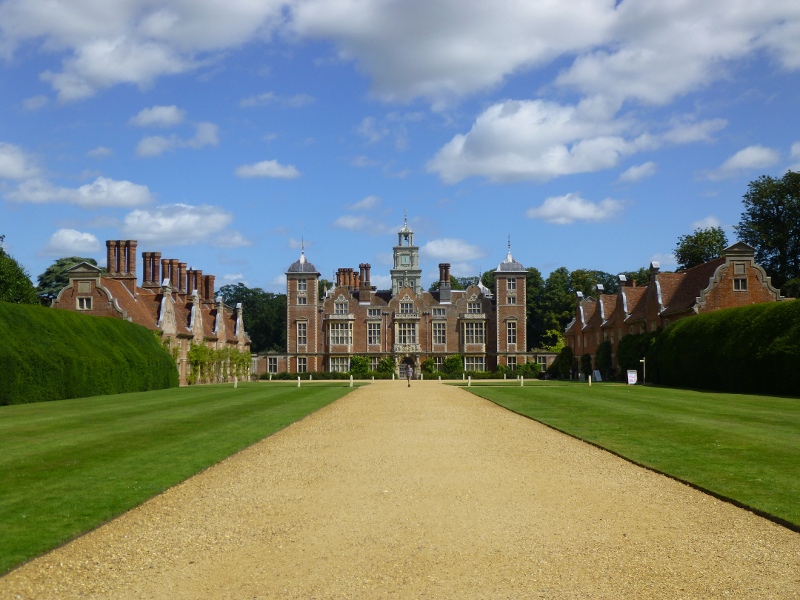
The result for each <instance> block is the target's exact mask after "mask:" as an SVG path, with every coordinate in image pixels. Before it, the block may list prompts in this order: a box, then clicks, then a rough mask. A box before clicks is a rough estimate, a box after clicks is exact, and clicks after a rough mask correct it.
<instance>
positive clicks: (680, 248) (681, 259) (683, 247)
mask: <svg viewBox="0 0 800 600" xmlns="http://www.w3.org/2000/svg"><path fill="white" fill-rule="evenodd" d="M727 247H728V238H727V236H726V235H725V232H724V231H723V230H722V227H706V228H705V229H695V230H694V233H690V234H689V235H682V236H681V237H679V238H678V245H677V246H675V259H676V260H677V261H678V270H679V271H685V270H686V269H691V268H692V267H696V266H697V265H702V264H703V263H707V262H708V261H710V260H714V259H715V258H718V257H720V256H722V252H723V250H725V248H727Z"/></svg>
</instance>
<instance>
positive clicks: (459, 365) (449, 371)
mask: <svg viewBox="0 0 800 600" xmlns="http://www.w3.org/2000/svg"><path fill="white" fill-rule="evenodd" d="M442 371H443V372H444V374H445V375H449V376H451V377H453V376H455V375H461V374H462V373H463V372H464V359H463V358H462V357H461V355H460V354H453V355H452V356H448V357H447V358H445V359H444V364H443V365H442Z"/></svg>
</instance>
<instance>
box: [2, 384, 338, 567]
mask: <svg viewBox="0 0 800 600" xmlns="http://www.w3.org/2000/svg"><path fill="white" fill-rule="evenodd" d="M348 386H349V382H324V383H315V384H313V385H308V384H307V385H304V386H303V387H302V388H300V389H298V388H297V387H296V384H295V383H291V382H287V383H277V382H275V383H244V384H239V387H238V389H234V388H233V385H232V384H228V385H215V386H200V387H189V388H173V389H168V390H159V391H151V392H140V393H133V394H119V395H113V396H95V397H91V398H80V399H74V400H61V401H59V402H46V403H37V404H24V405H14V406H0V440H2V453H0V482H2V483H1V484H0V573H4V572H6V571H7V570H9V569H11V568H13V567H14V566H16V565H18V564H19V563H21V562H23V561H25V560H27V559H29V558H31V557H34V556H37V555H39V554H41V553H43V552H45V551H47V550H49V549H51V548H54V547H56V546H58V545H60V544H62V543H64V542H66V541H68V540H70V539H72V538H74V537H75V536H77V535H80V534H81V533H84V532H86V531H88V530H90V529H92V528H94V527H96V526H98V525H99V524H101V523H103V522H105V521H107V520H109V519H111V518H113V517H115V516H117V515H119V514H121V513H123V512H125V511H126V510H129V509H131V508H133V507H134V506H137V505H138V504H141V503H142V502H143V501H145V500H147V499H148V498H151V497H153V496H155V495H157V494H159V493H161V492H163V491H164V490H166V489H167V488H169V487H170V486H173V485H175V484H177V483H179V482H181V481H183V480H185V479H187V478H188V477H191V476H192V475H194V474H196V473H198V472H199V471H201V470H203V469H205V468H206V467H208V466H210V465H212V464H214V463H217V462H219V461H220V460H222V459H224V458H225V457H227V456H230V455H231V454H234V453H235V452H237V451H239V450H241V449H243V448H246V447H247V446H249V445H251V444H253V443H255V442H256V441H258V440H260V439H262V438H264V437H266V436H268V435H270V434H272V433H274V432H276V431H278V430H280V429H282V428H284V427H286V426H287V425H289V424H291V423H293V422H295V421H297V420H299V419H302V418H303V417H304V416H306V415H307V414H309V413H311V412H313V411H315V410H317V409H319V408H321V407H322V406H325V405H327V404H330V403H331V402H333V401H334V400H336V399H338V398H340V397H342V396H343V395H345V394H346V393H347V392H349V391H350V388H349V387H348Z"/></svg>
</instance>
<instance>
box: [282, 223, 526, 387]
mask: <svg viewBox="0 0 800 600" xmlns="http://www.w3.org/2000/svg"><path fill="white" fill-rule="evenodd" d="M393 256H394V261H393V268H392V269H391V270H390V275H391V285H392V287H391V289H390V290H377V289H376V288H375V287H373V286H372V284H371V282H370V272H371V266H370V265H369V264H366V263H362V264H360V265H359V271H358V272H357V273H356V272H355V270H354V269H352V268H347V269H339V270H338V272H337V274H336V282H335V285H334V286H333V288H332V289H330V290H328V291H327V292H326V293H325V296H324V298H323V299H321V300H320V297H319V294H318V291H317V286H318V282H319V278H320V273H319V272H318V271H317V269H316V267H314V265H313V264H312V263H311V262H309V261H308V259H307V258H306V256H305V251H303V252H302V253H301V255H300V258H299V260H297V261H296V262H295V263H293V264H292V265H291V266H290V267H289V269H288V270H287V271H286V292H287V332H286V333H287V335H286V339H287V355H286V356H280V357H278V356H275V357H272V358H268V360H271V361H274V362H271V363H270V364H268V365H267V370H269V371H271V372H277V371H278V370H279V369H280V370H281V371H283V370H287V371H290V372H299V373H303V372H315V371H342V372H344V371H348V370H349V369H350V359H351V357H352V356H355V355H360V356H365V357H368V358H369V361H370V367H371V368H372V369H376V368H377V366H378V364H379V362H380V361H381V359H382V358H384V357H391V358H393V359H394V360H395V362H396V364H397V365H398V368H399V367H400V366H403V365H413V366H414V368H415V369H416V370H417V372H419V369H420V367H421V364H422V362H423V361H424V360H426V359H428V358H431V359H433V361H434V364H436V366H437V367H440V366H441V365H442V364H443V362H444V359H445V358H446V357H448V356H452V355H455V354H459V355H461V356H462V357H463V360H464V368H465V369H466V370H471V371H484V370H493V369H495V368H496V367H497V366H501V365H507V366H509V367H515V366H516V365H517V364H522V363H524V362H526V361H527V360H528V359H529V358H530V357H529V355H527V354H526V339H525V331H526V328H525V324H526V321H525V320H526V306H525V267H523V266H522V264H520V263H519V262H517V261H516V260H514V258H513V257H512V255H511V249H510V245H509V250H508V255H507V256H506V258H505V260H503V261H502V262H501V263H500V264H499V265H498V267H497V270H496V271H495V273H494V277H495V289H494V291H493V292H492V291H491V290H489V289H488V288H486V287H485V286H483V285H481V284H480V283H479V284H478V285H471V286H469V287H468V288H467V289H466V290H454V289H451V285H450V265H449V264H447V263H442V264H440V265H439V288H438V290H436V291H433V292H429V291H425V290H423V289H422V284H421V276H422V270H421V269H420V266H419V247H418V246H416V245H415V244H414V232H413V231H412V230H411V229H410V228H409V227H408V221H407V220H406V222H405V223H404V225H403V227H402V228H401V229H400V230H399V231H398V234H397V245H396V246H394V248H393ZM279 362H280V363H281V364H279Z"/></svg>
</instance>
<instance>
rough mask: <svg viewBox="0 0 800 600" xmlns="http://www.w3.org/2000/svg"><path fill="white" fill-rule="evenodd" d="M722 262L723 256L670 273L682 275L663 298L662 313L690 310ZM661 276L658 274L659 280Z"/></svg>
mask: <svg viewBox="0 0 800 600" xmlns="http://www.w3.org/2000/svg"><path fill="white" fill-rule="evenodd" d="M723 264H725V257H724V256H722V257H719V258H715V259H714V260H711V261H709V262H707V263H703V264H702V265H697V266H696V267H692V268H691V269H687V270H686V271H681V272H679V273H670V275H682V277H681V278H680V280H679V281H677V285H676V286H675V289H673V290H671V294H670V297H669V300H668V301H667V300H666V299H664V307H665V308H664V312H663V313H662V315H663V316H668V315H674V314H679V313H682V312H686V311H687V310H690V309H691V308H692V307H693V306H694V305H695V302H696V301H697V298H698V296H700V292H702V291H703V290H704V289H706V288H707V287H708V283H709V281H710V280H711V277H713V275H714V272H715V271H716V270H717V268H719V267H720V266H721V265H723ZM664 275H667V273H664ZM662 276H663V275H659V276H658V279H659V281H661V277H662ZM662 293H663V291H662Z"/></svg>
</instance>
